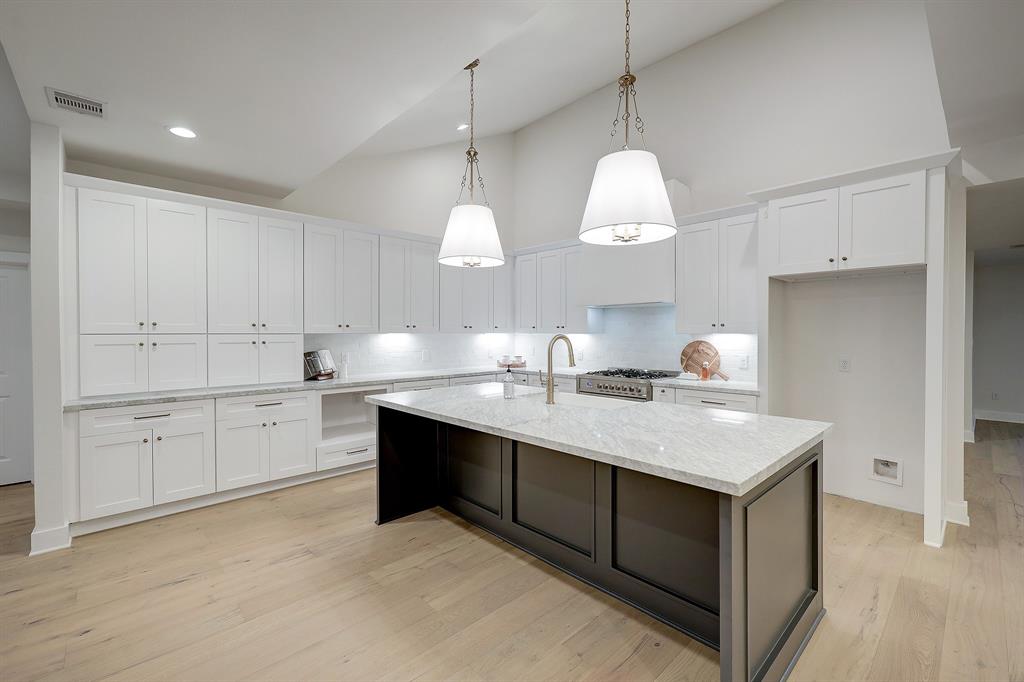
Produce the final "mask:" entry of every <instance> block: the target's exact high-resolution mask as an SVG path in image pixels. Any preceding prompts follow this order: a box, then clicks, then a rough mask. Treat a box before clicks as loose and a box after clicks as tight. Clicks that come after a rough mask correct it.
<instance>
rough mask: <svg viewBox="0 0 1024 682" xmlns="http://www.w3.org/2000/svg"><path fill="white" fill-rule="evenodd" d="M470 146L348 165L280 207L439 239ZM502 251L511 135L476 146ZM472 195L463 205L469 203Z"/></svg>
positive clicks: (508, 214)
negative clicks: (467, 148)
mask: <svg viewBox="0 0 1024 682" xmlns="http://www.w3.org/2000/svg"><path fill="white" fill-rule="evenodd" d="M466 146H467V143H465V142H458V143H454V144H445V145H438V146H436V147H427V148H425V149H417V150H414V151H410V152H400V153H396V154H386V155H382V156H370V157H358V158H351V159H343V160H342V161H339V162H338V163H337V164H335V165H334V166H332V167H331V168H329V169H328V170H326V171H324V172H323V173H321V174H320V175H319V176H317V177H316V178H315V179H314V180H312V181H311V182H309V183H308V184H306V185H304V186H302V187H300V188H299V189H297V190H295V191H294V192H293V193H291V194H290V195H288V196H287V197H285V198H284V199H283V200H281V202H280V204H279V208H282V209H285V210H289V211H299V212H303V213H312V214H314V215H322V216H326V217H328V218H341V219H344V220H351V221H354V222H357V223H363V224H366V225H373V226H374V227H378V228H383V229H389V230H403V231H407V232H416V233H419V234H425V235H430V236H432V237H438V238H440V237H441V236H442V235H443V234H444V228H445V226H446V225H447V224H448V214H449V213H450V212H451V209H452V206H453V205H455V199H456V198H457V197H458V194H459V185H460V183H461V180H462V173H463V171H464V169H465V167H466ZM476 147H477V150H478V151H479V153H480V170H481V173H482V175H483V178H484V186H485V187H486V188H487V198H488V200H489V201H490V204H491V208H492V209H493V210H494V219H495V221H496V222H497V224H498V233H499V235H500V236H501V239H502V246H503V247H504V248H505V250H506V251H507V250H509V247H510V246H511V243H512V241H513V240H512V224H513V219H512V210H513V198H512V197H513V184H512V166H513V158H514V147H513V137H512V135H499V136H496V137H489V138H483V139H480V140H477V141H476ZM468 197H469V194H468V192H467V193H466V194H465V195H464V200H468Z"/></svg>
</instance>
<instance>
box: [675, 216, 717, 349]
mask: <svg viewBox="0 0 1024 682" xmlns="http://www.w3.org/2000/svg"><path fill="white" fill-rule="evenodd" d="M676 267H677V268H678V272H676V331H678V332H680V333H683V334H710V333H711V332H715V331H718V221H717V220H711V221H708V222H706V223H697V224H695V225H687V226H685V227H681V228H679V232H678V233H677V234H676Z"/></svg>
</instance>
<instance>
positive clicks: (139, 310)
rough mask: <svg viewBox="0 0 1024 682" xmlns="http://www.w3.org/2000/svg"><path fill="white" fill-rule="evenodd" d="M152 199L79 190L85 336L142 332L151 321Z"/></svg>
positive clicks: (80, 280) (80, 294) (81, 313)
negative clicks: (149, 248)
mask: <svg viewBox="0 0 1024 682" xmlns="http://www.w3.org/2000/svg"><path fill="white" fill-rule="evenodd" d="M146 253H147V252H146V200H145V199H140V198H138V197H133V196H129V195H127V194H114V193H113V192H100V191H97V190H93V189H79V190H78V306H79V311H78V314H79V327H80V328H79V331H80V332H81V333H82V334H136V333H138V332H140V331H142V330H143V327H144V326H145V325H146V321H147V318H148V311H147V288H146V287H147V281H148V280H147V274H146Z"/></svg>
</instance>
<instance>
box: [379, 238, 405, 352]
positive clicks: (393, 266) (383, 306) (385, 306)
mask: <svg viewBox="0 0 1024 682" xmlns="http://www.w3.org/2000/svg"><path fill="white" fill-rule="evenodd" d="M405 244H406V242H405V240H404V239H395V238H393V237H381V238H380V330H381V331H382V332H404V331H409V329H410V325H409V318H408V315H407V312H406V305H405V300H406V295H407V292H408V284H407V283H406V263H405V261H406V248H405Z"/></svg>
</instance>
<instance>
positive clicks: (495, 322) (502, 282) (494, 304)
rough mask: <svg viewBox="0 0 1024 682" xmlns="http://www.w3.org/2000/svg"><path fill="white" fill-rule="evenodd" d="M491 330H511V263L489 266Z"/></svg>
mask: <svg viewBox="0 0 1024 682" xmlns="http://www.w3.org/2000/svg"><path fill="white" fill-rule="evenodd" d="M491 270H492V271H493V273H494V274H493V278H494V279H493V280H492V285H491V327H493V329H492V330H491V331H495V332H511V331H512V330H513V323H512V274H513V273H512V264H511V263H506V264H505V265H502V266H499V267H496V268H491Z"/></svg>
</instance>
